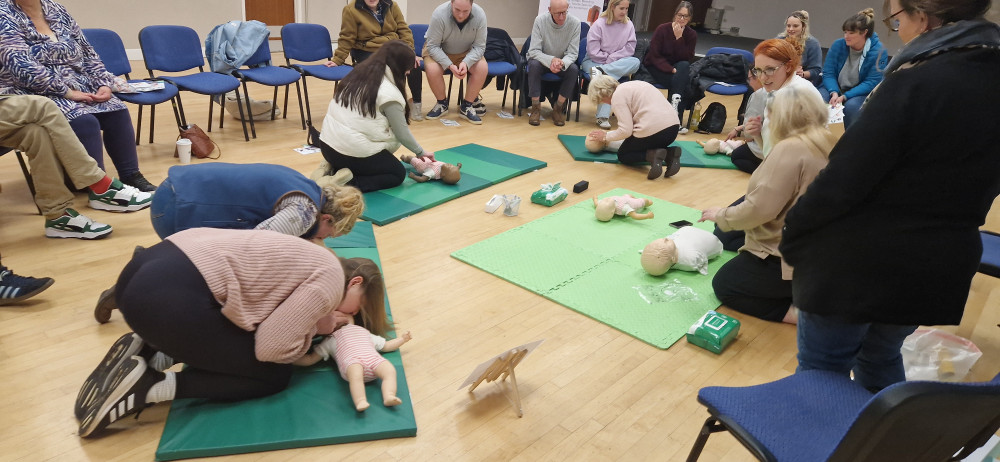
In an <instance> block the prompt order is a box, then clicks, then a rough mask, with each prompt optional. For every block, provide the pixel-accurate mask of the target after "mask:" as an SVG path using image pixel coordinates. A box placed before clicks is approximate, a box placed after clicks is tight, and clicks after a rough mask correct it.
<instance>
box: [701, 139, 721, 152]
mask: <svg viewBox="0 0 1000 462" xmlns="http://www.w3.org/2000/svg"><path fill="white" fill-rule="evenodd" d="M721 146H722V141H719V139H718V138H712V139H710V140H708V141H706V142H705V154H718V153H719V149H720V147H721Z"/></svg>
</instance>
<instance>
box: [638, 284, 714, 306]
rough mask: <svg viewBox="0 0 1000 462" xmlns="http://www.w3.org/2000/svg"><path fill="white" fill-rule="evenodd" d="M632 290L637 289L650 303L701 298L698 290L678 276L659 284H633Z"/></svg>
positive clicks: (644, 299) (641, 296)
mask: <svg viewBox="0 0 1000 462" xmlns="http://www.w3.org/2000/svg"><path fill="white" fill-rule="evenodd" d="M632 290H635V291H636V293H638V294H639V298H642V299H643V301H645V302H646V303H648V304H650V305H652V304H654V303H669V302H687V301H697V300H699V297H698V293H697V292H695V291H694V290H693V289H691V288H690V287H688V285H687V284H684V283H683V282H681V281H680V280H679V279H676V278H674V279H670V280H667V281H665V282H662V283H659V284H653V285H641V286H633V287H632Z"/></svg>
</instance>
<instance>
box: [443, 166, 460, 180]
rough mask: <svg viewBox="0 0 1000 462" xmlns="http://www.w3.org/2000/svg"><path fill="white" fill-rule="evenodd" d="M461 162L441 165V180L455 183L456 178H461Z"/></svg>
mask: <svg viewBox="0 0 1000 462" xmlns="http://www.w3.org/2000/svg"><path fill="white" fill-rule="evenodd" d="M461 169H462V163H461V162H459V163H458V165H452V164H444V165H442V166H441V182H442V183H444V184H455V183H458V180H460V179H462V172H460V171H459V170H461Z"/></svg>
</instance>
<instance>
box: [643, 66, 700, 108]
mask: <svg viewBox="0 0 1000 462" xmlns="http://www.w3.org/2000/svg"><path fill="white" fill-rule="evenodd" d="M673 66H674V69H676V70H677V72H673V73H670V74H668V73H666V72H663V71H661V70H659V69H657V68H656V66H646V70H648V71H649V75H652V76H653V79H655V80H656V83H658V84H660V86H661V87H663V88H666V89H668V90H670V97H671V98H673V97H674V95H681V104H680V106H678V108H677V113H678V115H679V116H680V118H681V120H684V114H683V113H684V111H686V110H688V109H691V108H692V107H693V106H694V101H691V95H690V94H689V93H688V82H690V81H691V72H690V68H691V64H690V63H688V62H687V61H678V62H676V63H674V64H673Z"/></svg>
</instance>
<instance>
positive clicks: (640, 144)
mask: <svg viewBox="0 0 1000 462" xmlns="http://www.w3.org/2000/svg"><path fill="white" fill-rule="evenodd" d="M680 128H681V126H680V125H673V126H670V127H667V128H664V129H663V130H660V131H658V132H656V133H654V134H652V135H650V136H647V137H645V138H636V137H635V136H634V135H633V136H629V137H628V138H625V140H624V141H622V145H621V147H619V148H618V162H621V163H623V164H637V163H640V162H646V151H647V150H650V149H666V148H667V146H670V143H673V142H674V140H676V139H677V131H678V130H680Z"/></svg>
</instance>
